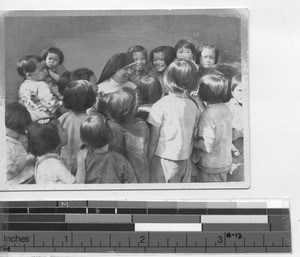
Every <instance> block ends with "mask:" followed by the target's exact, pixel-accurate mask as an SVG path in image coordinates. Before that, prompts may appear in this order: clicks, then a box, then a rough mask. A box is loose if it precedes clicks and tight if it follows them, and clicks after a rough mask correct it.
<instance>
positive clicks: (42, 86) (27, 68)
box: [17, 55, 65, 121]
mask: <svg viewBox="0 0 300 257" xmlns="http://www.w3.org/2000/svg"><path fill="white" fill-rule="evenodd" d="M17 71H18V73H19V75H20V76H22V77H23V78H24V79H25V80H24V82H23V83H22V84H21V85H20V88H19V101H20V103H22V104H23V105H24V106H25V107H26V108H27V110H28V111H29V113H30V115H31V119H32V120H33V121H35V120H37V119H40V118H43V117H49V116H55V115H56V116H59V115H61V114H62V113H63V112H64V111H65V110H64V108H63V107H62V102H61V101H60V100H59V99H58V98H57V97H55V96H54V95H53V94H52V92H51V90H50V87H49V85H48V84H47V83H45V82H44V81H43V80H44V79H45V78H46V76H47V70H46V69H45V68H44V64H43V63H42V59H41V58H40V57H38V56H34V55H28V56H25V57H23V58H21V59H20V60H19V62H18V64H17Z"/></svg>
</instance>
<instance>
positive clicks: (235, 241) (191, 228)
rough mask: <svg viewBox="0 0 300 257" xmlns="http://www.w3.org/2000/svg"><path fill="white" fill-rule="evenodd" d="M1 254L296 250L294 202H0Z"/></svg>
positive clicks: (260, 251) (287, 251)
mask: <svg viewBox="0 0 300 257" xmlns="http://www.w3.org/2000/svg"><path fill="white" fill-rule="evenodd" d="M0 229H1V231H0V251H2V252H78V253H79V252H117V253H126V252H128V253H263V252H273V253H274V252H275V253H276V252H284V253H289V252H291V250H292V249H291V226H290V211H289V203H288V202H287V201H284V200H268V201H263V200H261V201H259V200H257V201H242V200H241V201H235V202H233V201H218V202H217V201H208V202H199V201H197V202H187V201H174V202H171V201H30V202H21V201H16V202H0Z"/></svg>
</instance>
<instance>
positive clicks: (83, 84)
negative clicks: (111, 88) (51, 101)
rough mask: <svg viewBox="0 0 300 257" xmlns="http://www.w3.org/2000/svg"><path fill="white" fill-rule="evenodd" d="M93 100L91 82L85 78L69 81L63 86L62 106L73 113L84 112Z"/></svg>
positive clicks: (94, 97) (93, 94) (91, 104)
mask: <svg viewBox="0 0 300 257" xmlns="http://www.w3.org/2000/svg"><path fill="white" fill-rule="evenodd" d="M95 102H96V95H95V92H94V90H93V87H92V85H91V83H90V82H89V81H87V80H75V81H71V82H69V84H68V85H67V87H66V88H65V91H64V98H63V103H64V106H65V108H67V109H69V110H71V111H73V112H74V113H85V112H86V110H87V109H88V108H90V107H92V106H93V105H94V103H95Z"/></svg>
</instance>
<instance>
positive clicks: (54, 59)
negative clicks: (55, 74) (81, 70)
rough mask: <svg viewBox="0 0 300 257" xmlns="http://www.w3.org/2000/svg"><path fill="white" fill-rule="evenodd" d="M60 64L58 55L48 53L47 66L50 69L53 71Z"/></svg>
mask: <svg viewBox="0 0 300 257" xmlns="http://www.w3.org/2000/svg"><path fill="white" fill-rule="evenodd" d="M58 64H59V56H58V54H54V53H48V55H47V57H46V65H47V67H48V68H50V69H53V68H55V67H56V66H57V65H58Z"/></svg>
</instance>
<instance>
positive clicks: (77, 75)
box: [70, 68, 98, 115]
mask: <svg viewBox="0 0 300 257" xmlns="http://www.w3.org/2000/svg"><path fill="white" fill-rule="evenodd" d="M81 79H83V80H87V81H89V82H90V83H91V86H92V87H93V90H94V92H95V94H97V77H96V75H95V73H94V72H93V71H92V70H90V69H88V68H80V69H77V70H74V71H72V72H71V73H70V81H75V80H81ZM97 112H98V111H97V105H96V103H95V104H94V106H92V107H91V108H88V109H87V110H86V113H87V114H88V115H94V114H97Z"/></svg>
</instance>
